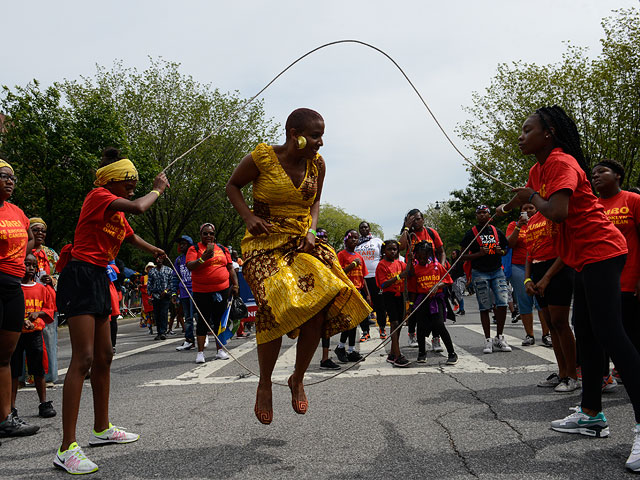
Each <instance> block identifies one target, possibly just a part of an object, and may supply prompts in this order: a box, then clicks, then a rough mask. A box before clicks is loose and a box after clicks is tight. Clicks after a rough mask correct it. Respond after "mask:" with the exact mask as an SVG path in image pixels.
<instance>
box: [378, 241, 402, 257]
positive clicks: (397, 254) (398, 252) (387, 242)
mask: <svg viewBox="0 0 640 480" xmlns="http://www.w3.org/2000/svg"><path fill="white" fill-rule="evenodd" d="M392 243H395V245H396V248H397V250H396V256H395V258H394V260H396V259H397V258H399V257H400V244H399V243H398V242H397V240H385V241H384V242H382V252H384V251H385V250H386V249H387V247H388V246H389V245H391V244H392Z"/></svg>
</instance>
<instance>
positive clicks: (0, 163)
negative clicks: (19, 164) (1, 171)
mask: <svg viewBox="0 0 640 480" xmlns="http://www.w3.org/2000/svg"><path fill="white" fill-rule="evenodd" d="M2 167H7V168H8V169H9V170H11V174H12V175H15V172H14V171H13V167H12V166H11V165H9V164H8V163H7V162H5V161H4V160H2V159H1V158H0V168H2Z"/></svg>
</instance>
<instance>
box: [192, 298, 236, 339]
mask: <svg viewBox="0 0 640 480" xmlns="http://www.w3.org/2000/svg"><path fill="white" fill-rule="evenodd" d="M216 293H219V294H220V296H221V297H222V301H220V302H217V301H216ZM228 298H229V289H228V288H225V289H224V290H220V291H219V292H210V293H201V292H193V300H194V302H195V304H196V305H197V307H198V308H199V309H200V312H202V315H204V317H205V319H206V322H207V323H205V322H204V321H203V320H202V319H201V318H200V315H198V323H196V335H197V336H198V337H203V336H205V335H207V334H208V333H209V332H210V331H212V333H215V334H216V335H217V334H218V330H219V328H220V321H221V320H222V315H223V314H224V312H225V310H226V309H227V299H228ZM207 324H209V326H211V328H212V330H209V327H208V326H207Z"/></svg>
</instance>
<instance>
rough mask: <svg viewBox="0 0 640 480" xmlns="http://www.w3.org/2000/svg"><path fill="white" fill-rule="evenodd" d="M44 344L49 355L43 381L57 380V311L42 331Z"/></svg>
mask: <svg viewBox="0 0 640 480" xmlns="http://www.w3.org/2000/svg"><path fill="white" fill-rule="evenodd" d="M42 336H43V338H44V345H45V347H47V356H48V357H49V372H48V373H46V374H45V376H44V381H45V382H57V381H58V312H55V313H54V314H53V322H52V323H49V324H48V325H47V326H46V327H44V330H43V331H42Z"/></svg>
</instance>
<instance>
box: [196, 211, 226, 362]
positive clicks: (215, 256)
mask: <svg viewBox="0 0 640 480" xmlns="http://www.w3.org/2000/svg"><path fill="white" fill-rule="evenodd" d="M187 268H188V269H189V271H190V272H191V288H192V289H193V300H194V302H195V305H196V307H197V308H198V309H199V310H200V313H201V314H202V317H204V318H201V317H198V323H197V324H196V340H197V343H198V353H197V354H196V363H204V362H206V359H205V356H204V345H205V340H206V337H207V335H208V334H209V333H210V332H212V333H215V334H216V335H217V333H218V329H219V328H220V320H221V319H222V314H223V313H224V311H225V309H226V307H227V299H228V298H229V292H231V294H232V295H233V296H234V297H236V296H238V276H237V275H236V270H235V269H234V268H233V261H232V260H231V254H230V253H229V250H227V248H226V247H223V246H222V245H219V244H216V227H215V226H214V225H213V224H212V223H208V222H207V223H203V224H202V226H200V242H198V243H197V244H195V245H194V246H193V247H189V250H187ZM229 286H231V287H229ZM216 346H217V349H218V351H217V353H216V359H218V360H228V359H229V354H227V352H225V351H224V349H223V348H222V344H220V342H216Z"/></svg>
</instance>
